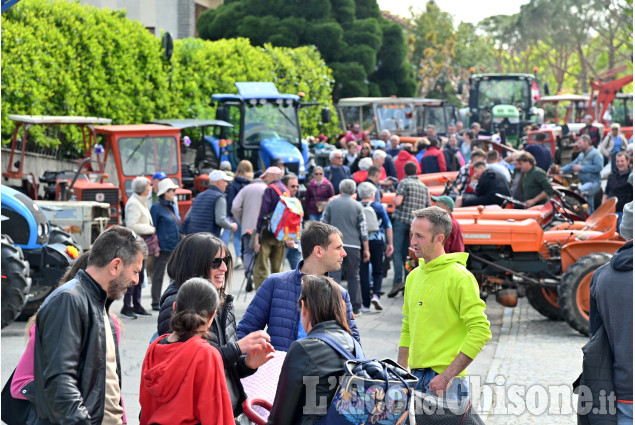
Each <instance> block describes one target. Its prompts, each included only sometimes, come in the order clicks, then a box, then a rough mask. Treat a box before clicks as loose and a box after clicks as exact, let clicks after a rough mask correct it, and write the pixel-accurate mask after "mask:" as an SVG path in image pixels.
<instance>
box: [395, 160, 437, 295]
mask: <svg viewBox="0 0 635 425" xmlns="http://www.w3.org/2000/svg"><path fill="white" fill-rule="evenodd" d="M404 171H405V172H406V177H405V178H404V179H403V180H402V181H401V182H399V185H398V186H397V193H396V194H395V200H394V203H395V211H394V212H393V214H392V228H393V245H394V248H395V251H394V253H393V255H392V259H393V263H394V268H395V277H394V279H393V287H392V290H391V291H390V292H389V293H388V297H390V298H392V297H394V296H396V295H397V294H398V293H399V292H400V291H402V290H403V288H404V282H405V280H406V277H405V275H404V274H405V270H404V264H405V262H406V258H408V247H409V246H410V223H411V222H412V211H414V210H418V209H421V208H426V207H429V206H430V197H429V196H428V188H427V187H426V185H425V184H423V183H421V182H420V181H419V178H418V177H417V165H416V164H415V163H414V162H408V163H406V165H405V166H404Z"/></svg>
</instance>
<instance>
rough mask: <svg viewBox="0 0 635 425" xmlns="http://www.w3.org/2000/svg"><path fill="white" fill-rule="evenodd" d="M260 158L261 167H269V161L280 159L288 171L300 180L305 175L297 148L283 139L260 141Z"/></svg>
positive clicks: (303, 163) (301, 157)
mask: <svg viewBox="0 0 635 425" xmlns="http://www.w3.org/2000/svg"><path fill="white" fill-rule="evenodd" d="M260 157H261V160H262V161H263V162H264V164H262V165H263V167H265V168H266V167H268V166H269V165H271V160H273V159H275V158H280V159H282V161H284V164H285V166H286V167H287V168H288V169H289V171H291V172H293V173H295V174H296V175H297V176H298V178H299V179H300V180H302V179H304V177H305V175H306V168H305V167H306V164H305V162H304V158H303V156H302V153H301V152H300V151H299V150H298V148H297V147H296V146H294V145H292V144H291V143H289V142H288V141H286V140H284V139H263V140H261V141H260Z"/></svg>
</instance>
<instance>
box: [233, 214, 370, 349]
mask: <svg viewBox="0 0 635 425" xmlns="http://www.w3.org/2000/svg"><path fill="white" fill-rule="evenodd" d="M300 247H301V248H302V257H303V260H302V261H300V262H299V263H298V265H297V267H296V268H295V270H290V271H287V272H282V273H276V274H272V275H271V276H269V277H268V278H267V279H265V281H264V282H263V283H262V285H261V286H260V288H258V291H257V292H256V296H255V297H254V299H253V300H251V303H250V304H249V307H247V311H245V314H244V315H243V318H242V320H241V321H240V323H239V324H238V339H241V338H243V337H245V336H246V335H249V334H250V333H252V332H254V331H258V330H264V329H265V328H266V329H267V333H268V334H269V335H270V336H271V345H273V346H274V348H275V349H276V350H279V351H288V350H289V346H291V343H292V342H293V341H296V340H298V339H300V338H304V337H305V336H306V332H305V331H304V328H303V327H302V319H301V317H300V310H299V309H298V299H299V298H300V292H301V290H302V277H303V276H304V275H305V274H309V275H313V276H326V274H327V273H329V272H335V271H338V270H340V269H341V268H342V262H343V261H344V257H346V251H344V244H343V242H342V232H340V231H339V230H338V229H337V227H335V226H331V225H329V224H326V223H321V222H319V221H309V222H307V223H306V225H305V227H304V230H303V231H302V236H301V237H300ZM358 262H359V261H358ZM340 289H341V290H342V298H343V299H344V303H345V304H346V319H347V322H348V327H349V328H350V330H351V334H352V335H353V338H355V339H356V340H357V341H359V331H358V330H357V323H356V322H355V318H354V317H353V308H352V307H351V302H350V296H349V295H348V292H347V291H346V289H344V288H342V287H340Z"/></svg>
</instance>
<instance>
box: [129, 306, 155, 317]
mask: <svg viewBox="0 0 635 425" xmlns="http://www.w3.org/2000/svg"><path fill="white" fill-rule="evenodd" d="M132 311H134V312H135V314H136V315H137V316H152V313H150V312H149V311H147V310H146V309H145V308H143V307H139V308H133V309H132Z"/></svg>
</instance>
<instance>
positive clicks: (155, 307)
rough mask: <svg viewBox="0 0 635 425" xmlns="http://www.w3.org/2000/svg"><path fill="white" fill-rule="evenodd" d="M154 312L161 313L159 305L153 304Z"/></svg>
mask: <svg viewBox="0 0 635 425" xmlns="http://www.w3.org/2000/svg"><path fill="white" fill-rule="evenodd" d="M152 310H154V311H161V306H160V305H159V304H152Z"/></svg>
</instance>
